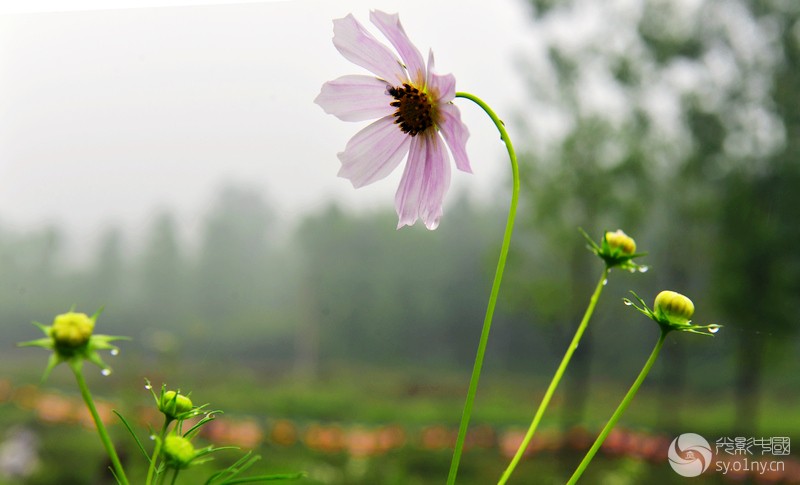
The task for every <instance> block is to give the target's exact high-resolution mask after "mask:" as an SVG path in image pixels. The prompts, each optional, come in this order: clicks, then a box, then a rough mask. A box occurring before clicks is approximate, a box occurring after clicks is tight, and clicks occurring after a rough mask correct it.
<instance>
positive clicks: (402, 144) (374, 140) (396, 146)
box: [338, 116, 411, 188]
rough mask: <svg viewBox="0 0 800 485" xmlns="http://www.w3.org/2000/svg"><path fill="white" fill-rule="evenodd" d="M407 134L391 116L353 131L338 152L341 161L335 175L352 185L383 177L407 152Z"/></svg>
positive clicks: (370, 181) (357, 185) (408, 143)
mask: <svg viewBox="0 0 800 485" xmlns="http://www.w3.org/2000/svg"><path fill="white" fill-rule="evenodd" d="M410 138H411V137H410V136H408V135H406V134H405V133H403V132H402V131H400V128H399V127H398V126H397V125H396V124H395V123H394V117H393V116H385V117H383V118H381V119H379V120H378V121H376V122H374V123H372V124H370V125H369V126H367V127H366V128H364V129H363V130H361V131H359V132H358V133H356V134H355V136H353V138H351V139H350V141H348V142H347V146H346V147H345V149H344V151H343V152H341V153H339V154H338V157H339V160H340V161H341V162H342V168H341V169H339V176H340V177H344V178H346V179H348V180H350V182H351V183H352V184H353V187H355V188H359V187H363V186H364V185H368V184H371V183H372V182H375V181H376V180H380V179H382V178H384V177H386V176H387V175H389V174H390V173H391V172H392V170H394V169H395V168H397V166H398V165H399V164H400V161H401V160H402V159H403V157H404V156H405V155H406V153H408V147H409V145H410V143H411V140H410Z"/></svg>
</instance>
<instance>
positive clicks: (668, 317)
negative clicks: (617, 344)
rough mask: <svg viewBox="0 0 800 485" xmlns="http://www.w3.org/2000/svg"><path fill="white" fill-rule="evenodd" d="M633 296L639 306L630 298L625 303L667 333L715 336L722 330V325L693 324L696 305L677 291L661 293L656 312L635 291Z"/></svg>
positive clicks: (656, 301) (656, 304)
mask: <svg viewBox="0 0 800 485" xmlns="http://www.w3.org/2000/svg"><path fill="white" fill-rule="evenodd" d="M631 294H632V295H633V296H634V298H636V300H637V301H638V302H639V305H637V304H636V303H634V302H633V301H631V300H630V299H628V298H623V302H624V303H625V304H626V305H629V306H632V307H633V308H635V309H637V310H638V311H639V312H640V313H642V314H644V315H645V316H647V317H648V318H650V319H651V320H653V321H654V322H656V323H657V324H658V325H659V326H660V327H661V329H662V330H663V331H665V332H668V331H670V330H678V331H681V332H691V333H696V334H700V335H707V336H713V335H714V334H715V333H717V332H718V331H719V329H720V328H722V325H718V324H711V325H694V324H692V320H691V317H692V315H693V314H694V303H692V300H690V299H689V298H687V297H686V296H684V295H682V294H680V293H677V292H675V291H668V290H665V291H662V292H661V293H659V294H658V295H657V296H656V298H655V301H654V303H653V307H654V308H655V310H651V309H650V307H648V306H647V304H646V303H645V302H644V300H642V299H641V298H640V297H639V295H637V294H636V293H634V292H633V291H631Z"/></svg>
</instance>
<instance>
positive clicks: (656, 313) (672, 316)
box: [567, 291, 722, 485]
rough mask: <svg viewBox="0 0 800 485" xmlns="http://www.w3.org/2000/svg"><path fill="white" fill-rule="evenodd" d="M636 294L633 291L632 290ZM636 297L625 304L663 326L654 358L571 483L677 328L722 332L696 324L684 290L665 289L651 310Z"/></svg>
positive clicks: (571, 482) (573, 480)
mask: <svg viewBox="0 0 800 485" xmlns="http://www.w3.org/2000/svg"><path fill="white" fill-rule="evenodd" d="M631 293H633V292H631ZM633 296H634V297H636V299H637V300H638V301H639V304H640V305H641V306H639V305H636V304H635V303H633V302H632V301H630V300H628V299H627V298H626V299H624V300H623V301H624V303H625V304H626V305H629V306H633V307H634V308H636V309H637V310H638V311H639V312H641V313H643V314H644V315H645V316H647V317H648V318H650V319H651V320H653V321H654V322H656V323H657V324H658V326H659V327H660V329H661V333H660V334H659V336H658V340H657V341H656V345H655V347H654V348H653V351H652V352H651V353H650V357H649V358H648V359H647V362H645V364H644V367H642V370H641V372H639V375H638V376H637V377H636V380H635V381H634V382H633V384H632V385H631V387H630V389H629V390H628V393H627V394H625V397H624V398H622V401H621V402H620V403H619V406H618V407H617V409H616V410H615V411H614V414H612V415H611V417H610V418H609V419H608V422H607V423H606V425H605V427H604V428H603V430H602V431H600V434H599V435H598V436H597V439H596V440H595V442H594V444H593V445H592V447H591V448H590V449H589V451H588V452H587V453H586V456H584V457H583V460H582V461H581V463H580V464H579V465H578V468H577V469H576V470H575V472H574V473H573V474H572V477H570V479H569V481H568V482H567V485H574V484H575V483H577V482H578V479H580V477H581V475H583V472H584V471H586V468H587V467H588V466H589V463H591V461H592V459H593V458H594V455H595V454H597V451H598V450H599V449H600V447H601V446H602V445H603V442H605V440H606V438H607V437H608V435H609V434H610V433H611V430H612V429H614V426H616V424H617V421H619V419H620V418H621V417H622V414H623V413H624V412H625V410H626V409H628V406H629V405H630V403H631V402H632V401H633V398H634V397H635V396H636V393H637V392H639V387H641V385H642V383H643V382H644V380H645V378H646V377H647V374H649V373H650V369H651V368H652V367H653V364H655V362H656V359H657V358H658V354H659V353H660V352H661V347H663V346H664V340H665V339H666V337H667V334H669V333H670V332H671V331H673V330H678V331H681V332H689V333H697V334H700V335H713V334H715V333H717V332H718V331H719V329H720V328H721V327H722V326H721V325H717V324H711V325H693V324H692V321H691V318H692V315H693V314H694V303H692V300H690V299H689V298H687V297H686V296H684V295H681V294H680V293H677V292H674V291H662V292H661V293H659V294H658V296H656V299H655V302H654V304H653V307H654V308H655V310H651V309H650V308H649V307H648V306H647V304H646V303H645V302H644V301H643V300H642V299H641V298H639V296H638V295H636V293H633Z"/></svg>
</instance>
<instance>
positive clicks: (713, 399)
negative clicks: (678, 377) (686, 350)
mask: <svg viewBox="0 0 800 485" xmlns="http://www.w3.org/2000/svg"><path fill="white" fill-rule="evenodd" d="M38 357H41V356H38ZM126 358H127V360H119V361H116V362H115V364H117V365H116V366H115V367H116V372H115V373H114V374H112V376H110V377H101V376H100V375H99V374H98V375H96V376H95V375H93V374H94V373H93V372H92V373H90V376H91V377H90V386H91V387H92V388H93V389H94V393H95V397H96V398H97V399H98V400H99V401H100V402H101V403H107V404H108V405H109V406H110V407H113V408H115V409H118V410H120V412H122V413H123V415H125V416H126V417H127V418H128V419H129V420H130V421H131V422H132V423H134V422H135V423H138V426H139V437H140V439H142V440H143V441H144V442H145V443H146V442H147V440H146V437H147V435H148V434H149V432H148V430H147V427H146V424H147V422H149V423H150V424H151V425H152V426H153V427H157V426H159V425H160V421H159V419H158V415H157V414H156V413H154V412H153V409H154V406H153V404H152V398H151V397H150V395H149V392H148V391H146V390H145V389H144V386H143V382H144V381H143V378H144V377H145V376H143V375H141V373H140V372H141V371H143V370H144V369H146V368H147V367H148V363H147V362H146V361H139V360H138V359H135V358H133V356H130V355H128V356H126ZM36 360H37V359H35V358H26V359H25V365H24V366H19V362H17V367H16V369H17V372H15V373H14V374H13V375H10V376H8V377H7V380H4V381H3V382H4V388H3V391H2V392H3V394H2V403H1V404H0V433H2V435H3V436H5V438H6V439H8V437H9V435H10V434H11V433H13V432H14V431H15V430H19V429H21V428H25V429H29V430H31V431H33V432H34V433H35V434H36V435H37V437H38V462H39V465H38V467H37V468H36V471H35V472H34V473H33V474H32V475H30V476H29V477H27V478H24V479H22V478H19V477H18V478H13V479H9V478H5V479H2V480H0V483H2V484H3V485H6V484H9V485H10V484H12V483H14V484H16V483H19V484H30V485H33V484H43V485H44V484H61V483H75V484H81V483H87V484H89V483H98V484H99V483H113V482H110V481H108V479H106V480H105V481H104V480H103V478H102V477H103V476H104V466H106V464H105V457H104V453H103V450H102V448H101V446H100V442H99V440H98V439H97V437H96V435H95V434H94V431H93V430H92V429H90V428H88V427H86V426H83V425H81V424H79V423H77V422H75V421H76V418H75V417H74V414H75V412H76V411H77V410H78V409H80V408H81V404H82V403H81V402H80V397H79V395H78V393H77V391H76V390H75V389H74V388H73V386H72V385H71V381H70V378H71V375H70V374H69V373H68V372H67V371H66V369H65V368H60V369H58V370H57V371H56V372H54V374H53V375H52V376H51V378H50V380H49V381H48V382H46V383H45V384H44V385H39V384H38V379H39V372H40V369H41V365H37V363H36V362H35V361H36ZM132 360H133V361H135V362H132ZM39 364H41V362H40V363H39ZM184 365H186V364H184ZM4 368H6V369H9V368H10V367H8V366H4ZM188 369H191V371H189V370H188ZM174 375H180V376H181V377H180V378H179V379H178V378H176V377H171V378H170V379H169V381H170V382H168V384H170V385H175V386H176V387H177V386H178V385H179V386H180V388H181V389H183V390H184V391H186V392H188V391H193V394H192V397H193V398H194V400H195V403H196V404H198V403H202V402H209V403H210V404H211V406H210V408H211V409H222V410H223V411H225V412H224V414H223V415H222V416H221V417H220V418H218V420H217V421H218V422H215V423H214V424H215V428H214V429H213V431H212V432H209V433H206V434H204V435H202V436H201V438H200V441H199V443H207V442H214V443H215V444H216V445H218V446H221V445H225V444H239V445H243V446H244V448H245V449H250V448H252V449H254V451H255V452H256V453H257V454H260V455H261V456H262V457H263V459H262V461H260V462H259V463H258V464H257V465H256V467H255V468H254V470H253V473H259V474H261V473H282V472H292V471H304V472H306V473H307V477H306V478H304V479H302V480H300V481H298V482H296V483H304V484H354V485H358V484H365V485H366V484H439V483H443V481H444V478H445V477H446V475H447V471H448V467H449V461H450V457H451V452H450V449H449V446H450V445H451V443H452V440H453V439H454V435H455V430H456V427H457V425H458V418H459V416H460V409H461V405H462V399H463V391H464V390H465V386H466V376H465V375H461V374H456V373H450V374H448V373H444V372H436V373H426V372H425V370H424V369H418V370H417V371H408V370H400V369H397V368H394V369H381V368H375V367H372V368H364V367H356V366H339V367H335V368H333V367H331V368H329V369H327V371H326V372H325V375H324V377H322V378H321V379H320V380H319V381H316V382H313V383H312V382H309V381H305V382H304V381H303V380H299V379H295V378H293V377H291V376H290V375H279V374H278V373H262V372H260V371H259V370H258V369H254V368H252V367H247V366H236V367H233V368H231V367H229V366H226V367H224V368H223V366H219V365H204V364H203V363H201V362H195V363H193V365H187V368H186V369H184V372H178V373H175V374H174ZM146 377H149V378H150V379H151V380H153V381H154V383H156V382H158V380H157V377H160V376H154V375H149V376H146ZM178 380H180V381H181V382H180V383H179V382H178ZM518 383H524V385H522V386H520V385H519V384H518ZM544 384H545V383H543V382H538V381H536V382H531V381H530V380H529V379H526V378H525V376H523V375H508V374H496V375H492V374H487V375H486V376H485V377H484V385H483V386H482V387H481V390H480V393H479V396H478V400H477V402H476V408H475V414H474V418H473V421H472V422H473V426H472V430H473V433H472V434H471V435H470V438H469V439H468V443H469V444H470V445H469V447H468V451H467V452H466V454H465V456H464V459H463V467H462V469H461V471H460V474H459V483H464V484H485V483H494V482H495V481H496V480H497V478H499V476H500V474H501V473H502V471H503V469H504V467H505V466H506V465H507V463H508V456H507V454H508V453H509V452H510V450H513V449H515V448H513V447H512V448H509V445H508V443H509V442H511V443H515V441H514V437H515V436H517V437H518V436H519V433H520V432H523V431H524V428H525V427H526V426H527V423H528V422H529V419H530V417H531V415H532V412H533V410H534V406H535V404H536V403H537V402H538V397H539V393H541V392H542V389H543V388H544ZM591 389H592V391H591V397H590V401H591V403H592V405H591V406H590V407H589V408H588V409H587V413H586V416H585V423H587V429H585V430H583V429H581V428H574V427H573V428H570V429H567V430H564V429H561V427H560V419H559V416H560V415H561V413H562V411H563V410H562V406H561V400H560V396H559V395H558V394H557V396H556V399H555V400H554V402H553V406H552V407H551V409H550V410H549V411H548V413H547V415H546V417H545V420H544V421H543V424H542V427H541V428H540V431H539V432H538V433H537V437H538V438H537V440H535V441H534V446H535V447H537V448H538V450H537V451H536V453H535V454H533V455H531V456H529V457H528V458H527V459H526V460H525V461H523V463H522V464H521V465H520V466H519V468H518V470H517V472H516V473H515V474H514V479H513V480H512V481H511V483H521V484H528V483H530V484H558V483H564V482H565V481H566V479H567V478H568V477H569V475H570V474H571V472H572V471H573V470H574V467H575V466H576V465H577V463H578V462H579V461H580V459H581V457H582V454H583V453H582V450H583V449H585V448H587V447H588V445H589V444H590V440H592V439H593V437H594V434H593V433H595V432H596V431H597V430H598V429H599V427H601V426H602V424H603V423H604V420H605V419H606V418H607V417H608V416H609V415H610V413H611V411H612V410H613V408H614V407H615V406H616V404H617V401H618V399H619V398H620V397H621V396H622V395H623V394H624V392H625V389H624V388H622V387H620V386H619V385H614V384H608V385H606V384H602V385H601V384H598V383H594V384H593V385H592V386H591ZM53 396H56V399H55V400H53V399H52V397H53ZM112 398H113V401H112V400H110V399H112ZM659 399H660V395H659V393H658V392H657V389H648V388H647V386H645V388H643V390H642V392H641V394H640V395H639V396H637V398H636V400H635V401H634V403H633V405H632V406H631V407H630V408H629V411H628V413H627V414H626V415H625V416H624V417H623V419H622V422H621V426H620V428H619V429H620V433H619V434H618V435H616V438H617V439H612V438H615V436H614V435H612V438H610V439H609V446H606V447H604V450H603V452H601V454H600V455H599V456H598V458H597V459H596V460H595V461H594V462H593V464H592V465H591V466H590V468H589V470H588V472H587V474H586V475H584V478H583V479H582V483H588V484H593V483H598V484H620V485H623V484H640V483H656V484H684V483H703V484H718V483H719V484H722V483H742V482H741V480H733V479H730V478H728V477H725V476H723V475H722V474H721V473H716V472H714V473H712V472H710V471H709V472H706V474H705V475H704V476H703V477H700V478H694V479H691V481H690V479H688V478H683V477H680V476H678V475H677V474H675V473H674V472H673V471H672V470H671V469H670V467H669V465H668V463H667V457H666V452H667V448H666V444H668V443H669V441H670V440H671V439H672V438H673V437H674V436H677V435H678V434H680V433H683V432H695V433H699V434H701V435H703V436H706V437H707V438H708V439H709V441H711V440H712V439H714V438H712V437H721V436H727V435H730V434H731V429H732V428H731V426H732V424H731V423H733V420H734V419H735V418H734V409H733V406H732V405H731V400H730V397H729V396H727V395H726V394H724V393H721V394H708V393H705V394H702V395H696V396H688V397H687V400H686V401H685V403H684V411H683V412H682V413H681V422H682V425H681V429H665V428H663V427H661V425H662V423H663V422H664V420H663V419H662V416H660V415H659V414H658V412H657V411H658V410H660V409H662V406H660V405H659V402H658V401H659ZM43 401H44V403H45V404H47V403H51V410H52V408H53V406H54V405H53V404H52V403H53V402H56V403H62V404H63V402H68V403H70V404H69V406H68V407H69V408H70V409H71V411H70V412H64V413H62V414H61V416H62V417H61V418H59V417H58V415H56V416H55V417H54V416H53V415H49V414H48V413H47V411H46V409H44V410H43V409H42V404H41V403H42V402H43ZM763 403H764V409H763V414H762V419H761V420H760V423H759V430H760V432H761V433H762V435H763V436H787V435H788V436H792V437H795V438H796V437H798V436H800V420H798V416H797V412H796V407H795V406H794V405H792V403H791V402H788V401H783V400H781V399H780V398H779V397H778V396H772V397H770V396H766V398H765V399H763ZM65 406H67V405H65ZM45 407H46V406H45ZM148 419H149V420H150V421H147V420H148ZM59 420H61V421H62V422H54V421H59ZM143 420H144V421H143ZM48 421H49V422H48ZM110 422H111V423H113V424H111V426H110V429H111V432H112V434H113V436H114V438H115V441H116V442H117V443H118V446H120V447H121V448H120V449H121V450H122V451H121V454H122V456H123V460H127V462H128V465H127V466H128V468H129V470H130V472H129V474H130V478H131V480H132V483H139V482H141V481H142V480H143V476H144V474H145V472H146V469H145V467H144V465H143V464H144V463H145V461H144V459H143V458H142V456H141V455H139V454H138V451H137V450H136V448H135V446H134V444H133V441H132V439H131V438H130V436H129V435H127V433H126V432H125V430H124V429H123V427H122V426H121V425H120V424H119V422H118V421H116V420H115V419H112V420H111V421H110ZM217 424H218V426H216V425H217ZM387 437H388V438H387ZM387 440H388V441H387ZM381 443H383V444H381ZM614 443H616V445H614ZM648 443H649V444H648ZM654 443H655V446H656V447H657V448H656V449H655V450H647V449H646V448H647V447H648V446H653V444H654ZM614 446H616V448H615V447H614ZM712 446H713V444H712ZM239 456H241V454H240V453H239V452H232V451H225V452H221V453H219V454H217V455H216V458H215V461H214V462H212V463H210V464H204V465H201V466H198V467H196V468H192V469H190V470H187V471H185V472H182V473H185V474H186V475H187V476H186V477H184V478H186V479H187V481H186V482H185V483H202V482H203V481H204V479H205V478H206V477H207V476H208V475H209V474H210V473H211V472H212V471H213V470H215V469H217V468H218V467H221V465H222V464H226V465H227V464H228V463H231V462H233V461H234V460H235V459H237V458H238V457H239ZM793 459H794V458H793ZM67 463H68V464H69V466H65V464H67ZM787 476H788V475H787ZM189 477H192V478H191V479H189ZM795 479H797V476H795ZM771 480H772V481H763V483H796V482H793V481H789V480H784V481H776V480H774V479H771ZM745 483H762V481H756V480H755V478H753V477H751V479H750V481H749V482H748V481H745Z"/></svg>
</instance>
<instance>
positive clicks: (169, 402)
mask: <svg viewBox="0 0 800 485" xmlns="http://www.w3.org/2000/svg"><path fill="white" fill-rule="evenodd" d="M193 407H194V406H193V405H192V400H191V399H189V398H188V397H186V396H184V395H183V394H180V393H178V392H175V391H167V392H165V393H164V394H162V395H161V400H160V401H159V403H158V410H159V411H161V412H162V413H164V415H165V416H167V417H168V418H170V419H177V418H179V417H180V416H181V415H185V414H186V413H188V412H190V411H191V410H192V408H193Z"/></svg>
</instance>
